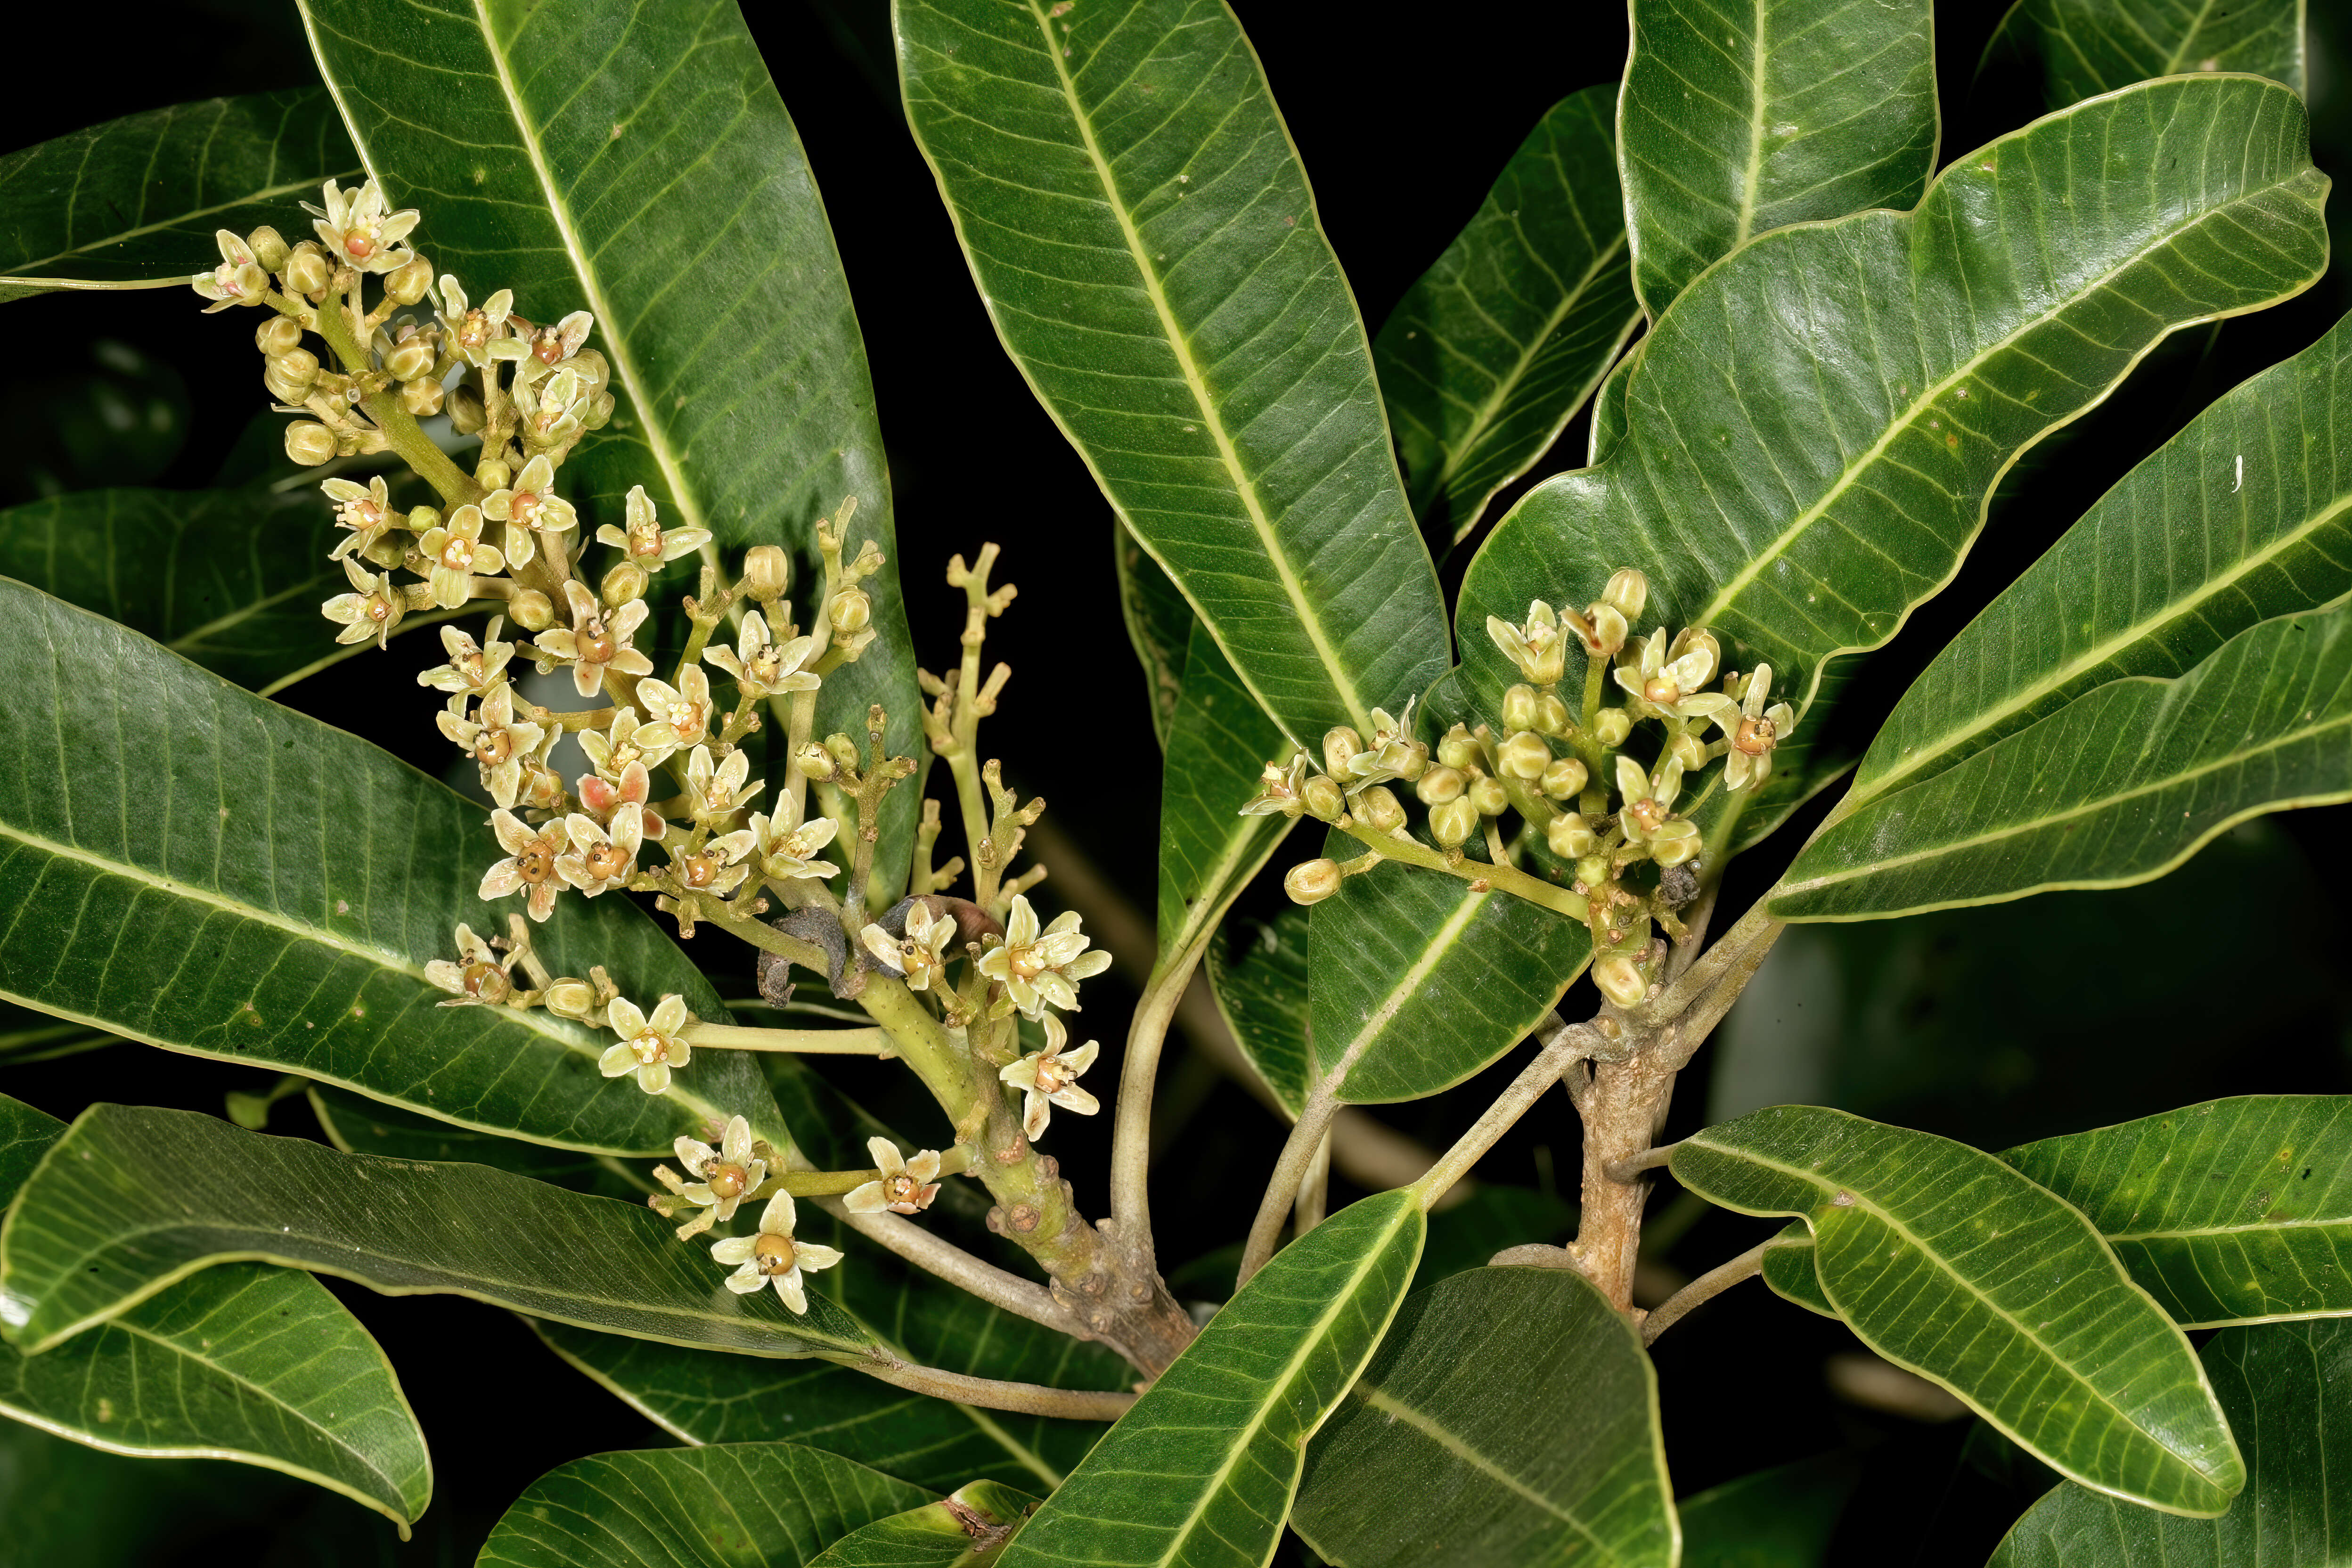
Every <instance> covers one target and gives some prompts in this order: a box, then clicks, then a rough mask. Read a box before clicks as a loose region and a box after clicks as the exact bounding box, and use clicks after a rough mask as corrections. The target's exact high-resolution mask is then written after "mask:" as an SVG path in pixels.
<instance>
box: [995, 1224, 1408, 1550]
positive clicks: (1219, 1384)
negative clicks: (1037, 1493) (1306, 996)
mask: <svg viewBox="0 0 2352 1568" xmlns="http://www.w3.org/2000/svg"><path fill="white" fill-rule="evenodd" d="M1426 1228H1427V1226H1426V1225H1425V1222H1424V1221H1423V1217H1422V1212H1421V1204H1420V1201H1419V1200H1418V1198H1416V1197H1415V1196H1414V1194H1412V1192H1410V1191H1406V1190H1402V1189H1400V1190H1398V1191H1395V1192H1389V1193H1381V1194H1378V1195H1376V1196H1373V1197H1369V1198H1366V1199H1364V1200H1363V1201H1362V1202H1360V1203H1358V1204H1356V1205H1352V1206H1350V1207H1349V1208H1346V1209H1342V1210H1341V1211H1340V1212H1339V1214H1337V1215H1333V1216H1332V1217H1331V1218H1329V1219H1328V1220H1326V1221H1324V1223H1323V1224H1321V1225H1320V1226H1317V1227H1316V1228H1315V1229H1313V1230H1311V1231H1309V1232H1307V1234H1306V1235H1305V1236H1303V1237H1299V1238H1298V1239H1297V1241H1294V1242H1292V1243H1291V1244H1290V1245H1289V1246H1288V1247H1285V1248H1283V1249H1282V1250H1281V1251H1280V1252H1277V1253H1276V1254H1275V1255H1274V1260H1273V1261H1272V1262H1270V1263H1268V1264H1267V1265H1266V1266H1265V1268H1262V1269H1260V1270H1258V1272H1257V1273H1256V1274H1255V1275H1254V1276H1252V1278H1251V1279H1250V1282H1249V1283H1248V1284H1246V1285H1244V1286H1243V1287H1242V1289H1241V1290H1240V1292H1239V1293H1238V1294H1236V1295H1235V1296H1234V1299H1233V1300H1231V1301H1228V1302H1227V1303H1225V1305H1224V1307H1223V1310H1220V1311H1219V1312H1218V1313H1217V1315H1216V1316H1215V1317H1214V1318H1212V1319H1211V1320H1210V1321H1209V1326H1208V1327H1207V1328H1205V1329H1203V1330H1202V1331H1201V1337H1200V1338H1199V1339H1197V1340H1194V1341H1193V1342H1192V1344H1191V1345H1190V1346H1189V1347H1187V1348H1186V1350H1185V1352H1184V1353H1183V1354H1182V1355H1181V1356H1179V1357H1177V1358H1176V1362H1175V1363H1174V1364H1173V1365H1172V1366H1171V1367H1170V1368H1169V1369H1168V1370H1167V1371H1166V1372H1164V1373H1160V1379H1159V1381H1158V1382H1157V1383H1154V1384H1152V1385H1151V1387H1150V1390H1149V1391H1148V1392H1146V1393H1145V1394H1144V1395H1143V1397H1142V1398H1141V1399H1139V1400H1138V1401H1136V1403H1135V1406H1134V1408H1133V1409H1131V1410H1129V1412H1128V1413H1127V1414H1126V1415H1124V1416H1122V1417H1120V1419H1119V1423H1118V1426H1114V1427H1112V1428H1111V1431H1110V1436H1108V1437H1105V1438H1104V1439H1103V1440H1102V1441H1101V1442H1100V1443H1099V1444H1097V1445H1096V1447H1095V1450H1094V1452H1093V1453H1091V1454H1089V1455H1087V1460H1086V1463H1084V1464H1082V1465H1080V1466H1079V1467H1078V1468H1077V1469H1076V1472H1075V1473H1073V1474H1072V1475H1071V1477H1070V1479H1068V1480H1067V1481H1065V1482H1064V1483H1063V1484H1062V1487H1061V1489H1060V1490H1058V1491H1056V1492H1055V1494H1054V1495H1053V1497H1052V1498H1051V1499H1049V1500H1047V1501H1046V1504H1045V1507H1044V1508H1043V1509H1041V1510H1038V1512H1037V1514H1036V1516H1035V1517H1034V1518H1033V1519H1032V1520H1030V1521H1029V1522H1028V1524H1027V1525H1025V1526H1024V1527H1023V1529H1022V1531H1021V1533H1020V1534H1019V1535H1018V1536H1017V1537H1015V1538H1014V1540H1013V1546H1012V1549H1011V1550H1010V1551H1008V1552H1006V1553H1005V1554H1004V1557H1003V1568H1040V1565H1042V1564H1048V1563H1071V1564H1084V1565H1087V1568H1093V1565H1094V1564H1096V1563H1104V1562H1108V1561H1116V1562H1118V1563H1128V1564H1132V1565H1135V1568H1145V1565H1149V1568H1174V1565H1175V1564H1177V1563H1182V1564H1184V1565H1185V1568H1261V1565H1262V1564H1263V1563H1265V1561H1266V1559H1267V1557H1268V1556H1269V1555H1270V1554H1271V1553H1272V1552H1273V1551H1274V1547H1275V1542H1276V1539H1277V1538H1278V1537H1279V1536H1280V1534H1281V1532H1282V1521H1283V1517H1284V1516H1285V1515H1286V1513H1288V1512H1289V1510H1290V1500H1291V1494H1292V1493H1293V1492H1294V1491H1295V1490H1296V1489H1297V1485H1298V1472H1299V1467H1300V1466H1301V1464H1302V1463H1303V1462H1304V1460H1305V1458H1306V1447H1307V1438H1308V1437H1309V1436H1313V1434H1314V1432H1315V1429H1316V1428H1317V1427H1318V1426H1321V1425H1322V1424H1323V1422H1324V1420H1325V1419H1326V1418H1327V1417H1328V1415H1330V1413H1331V1411H1332V1408H1333V1407H1334V1406H1335V1405H1338V1404H1339V1398H1340V1396H1341V1395H1342V1394H1345V1393H1346V1392H1347V1391H1348V1386H1349V1384H1352V1383H1353V1382H1355V1380H1356V1375H1357V1373H1360V1372H1361V1371H1362V1370H1363V1366H1364V1363H1365V1362H1366V1361H1368V1360H1370V1357H1371V1354H1372V1351H1373V1348H1374V1347H1375V1346H1377V1345H1378V1344H1379V1343H1380V1341H1381V1335H1382V1334H1383V1333H1384V1332H1385V1331H1387V1329H1388V1326H1389V1320H1390V1319H1391V1317H1393V1316H1394V1315H1395V1314H1396V1310H1397V1306H1398V1303H1399V1302H1400V1301H1402V1300H1403V1298H1404V1290H1405V1284H1406V1282H1407V1281H1408V1280H1409V1279H1412V1266H1413V1261H1414V1259H1415V1258H1419V1257H1420V1255H1421V1243H1422V1237H1423V1234H1424V1232H1425V1231H1426Z"/></svg>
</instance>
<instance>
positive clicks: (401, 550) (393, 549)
mask: <svg viewBox="0 0 2352 1568" xmlns="http://www.w3.org/2000/svg"><path fill="white" fill-rule="evenodd" d="M412 542H413V541H410V540H406V539H403V538H401V537H400V536H399V535H398V534H394V533H387V534H384V535H383V536H382V537H381V538H379V539H378V540H377V541H376V542H374V543H373V544H366V545H362V546H361V547H360V554H361V556H362V558H363V559H365V560H366V561H367V562H368V563H370V564H371V565H375V566H381V567H383V569H384V570H385V571H387V572H389V571H391V570H392V569H393V568H394V567H395V566H404V565H406V564H407V563H408V547H409V545H410V544H411V543H412ZM425 570H426V571H427V572H430V571H432V570H433V568H431V567H430V566H427V567H426V568H425Z"/></svg>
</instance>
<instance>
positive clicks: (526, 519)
mask: <svg viewBox="0 0 2352 1568" xmlns="http://www.w3.org/2000/svg"><path fill="white" fill-rule="evenodd" d="M507 516H508V517H509V519H511V520H512V521H514V522H515V523H516V524H517V525H518V526H520V527H522V528H537V527H538V526H539V496H538V493H537V492H536V491H532V490H517V491H515V493H514V495H513V497H512V498H511V499H510V500H508V502H507Z"/></svg>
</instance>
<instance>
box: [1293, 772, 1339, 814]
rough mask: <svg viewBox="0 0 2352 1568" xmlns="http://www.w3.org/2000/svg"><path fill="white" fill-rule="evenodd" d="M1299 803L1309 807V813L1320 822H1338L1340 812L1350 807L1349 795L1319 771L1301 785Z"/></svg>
mask: <svg viewBox="0 0 2352 1568" xmlns="http://www.w3.org/2000/svg"><path fill="white" fill-rule="evenodd" d="M1298 803H1299V804H1300V805H1304V806H1305V807H1306V808H1307V816H1311V817H1313V818H1315V819H1316V820H1317V821H1318V822H1337V821H1339V814H1340V813H1341V812H1343V811H1345V810H1347V809H1348V797H1347V796H1346V795H1343V794H1341V793H1340V790H1339V785H1338V784H1333V783H1332V782H1331V781H1330V780H1329V779H1328V778H1326V777H1325V776H1324V775H1323V774H1321V773H1317V774H1316V775H1315V776H1314V777H1313V778H1311V779H1308V780H1307V782H1306V784H1302V785H1301V786H1299V791H1298Z"/></svg>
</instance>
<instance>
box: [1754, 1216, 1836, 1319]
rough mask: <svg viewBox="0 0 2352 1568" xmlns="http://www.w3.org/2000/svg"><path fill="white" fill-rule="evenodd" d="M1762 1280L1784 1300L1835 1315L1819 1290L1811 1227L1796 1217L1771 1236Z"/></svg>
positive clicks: (1822, 1313) (1827, 1300)
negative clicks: (1784, 1227)
mask: <svg viewBox="0 0 2352 1568" xmlns="http://www.w3.org/2000/svg"><path fill="white" fill-rule="evenodd" d="M1764 1283H1765V1284H1767V1285H1769V1286H1770V1287H1771V1288H1772V1293H1773V1294H1774V1295H1776V1296H1778V1297H1780V1299H1781V1300H1784V1301H1794V1302H1795V1303H1796V1304H1797V1305H1798V1306H1800V1307H1802V1308H1804V1309H1805V1310H1807V1311H1809V1312H1819V1313H1820V1314H1821V1315H1822V1317H1824V1318H1834V1317H1836V1316H1837V1315H1838V1310H1837V1309H1836V1308H1835V1307H1833V1306H1832V1305H1830V1299H1829V1298H1828V1297H1827V1296H1825V1295H1823V1294H1822V1276H1821V1271H1820V1270H1819V1269H1817V1268H1814V1267H1813V1227H1812V1226H1809V1225H1807V1224H1806V1223H1805V1222H1804V1221H1803V1220H1798V1221H1796V1222H1795V1223H1794V1224H1792V1225H1790V1226H1789V1228H1788V1229H1786V1230H1784V1231H1782V1232H1781V1233H1780V1235H1778V1236H1776V1237H1773V1238H1772V1245H1771V1246H1770V1247H1768V1248H1766V1249H1765V1253H1764Z"/></svg>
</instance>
